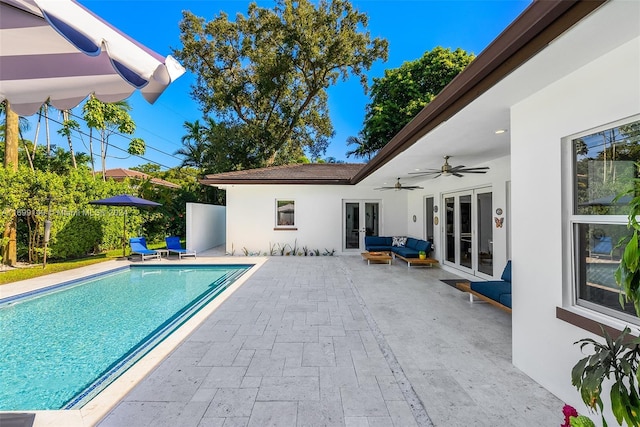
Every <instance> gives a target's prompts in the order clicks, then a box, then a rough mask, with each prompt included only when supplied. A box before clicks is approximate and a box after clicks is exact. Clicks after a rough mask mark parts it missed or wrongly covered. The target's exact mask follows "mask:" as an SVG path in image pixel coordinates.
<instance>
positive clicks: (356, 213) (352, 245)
mask: <svg viewBox="0 0 640 427" xmlns="http://www.w3.org/2000/svg"><path fill="white" fill-rule="evenodd" d="M344 208H345V209H344V211H345V219H344V224H345V229H344V248H345V249H359V248H360V203H359V202H346V203H345V204H344Z"/></svg>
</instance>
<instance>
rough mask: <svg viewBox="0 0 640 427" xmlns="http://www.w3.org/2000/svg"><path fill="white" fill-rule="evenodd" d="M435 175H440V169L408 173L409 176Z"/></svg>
mask: <svg viewBox="0 0 640 427" xmlns="http://www.w3.org/2000/svg"><path fill="white" fill-rule="evenodd" d="M436 173H442V171H441V170H440V169H431V170H428V171H423V172H409V175H432V174H436Z"/></svg>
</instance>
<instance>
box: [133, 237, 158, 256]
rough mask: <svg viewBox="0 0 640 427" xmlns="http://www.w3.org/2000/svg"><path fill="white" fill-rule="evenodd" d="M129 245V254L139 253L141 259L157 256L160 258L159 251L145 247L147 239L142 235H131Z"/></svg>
mask: <svg viewBox="0 0 640 427" xmlns="http://www.w3.org/2000/svg"><path fill="white" fill-rule="evenodd" d="M129 246H130V247H131V255H140V257H142V261H144V260H145V259H150V258H158V260H160V259H161V258H160V252H158V251H154V250H151V249H149V248H147V241H146V240H145V238H144V237H132V238H131V239H129Z"/></svg>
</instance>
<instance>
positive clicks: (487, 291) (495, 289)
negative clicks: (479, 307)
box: [470, 280, 511, 302]
mask: <svg viewBox="0 0 640 427" xmlns="http://www.w3.org/2000/svg"><path fill="white" fill-rule="evenodd" d="M470 287H471V290H473V291H476V292H477V293H479V294H482V295H484V296H486V297H487V298H491V299H492V300H494V301H498V302H500V295H502V294H511V283H509V282H503V281H502V280H491V281H488V282H471V284H470Z"/></svg>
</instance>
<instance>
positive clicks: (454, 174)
mask: <svg viewBox="0 0 640 427" xmlns="http://www.w3.org/2000/svg"><path fill="white" fill-rule="evenodd" d="M451 175H453V176H457V177H458V178H462V177H463V176H464V175H462V174H461V173H459V172H451Z"/></svg>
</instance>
